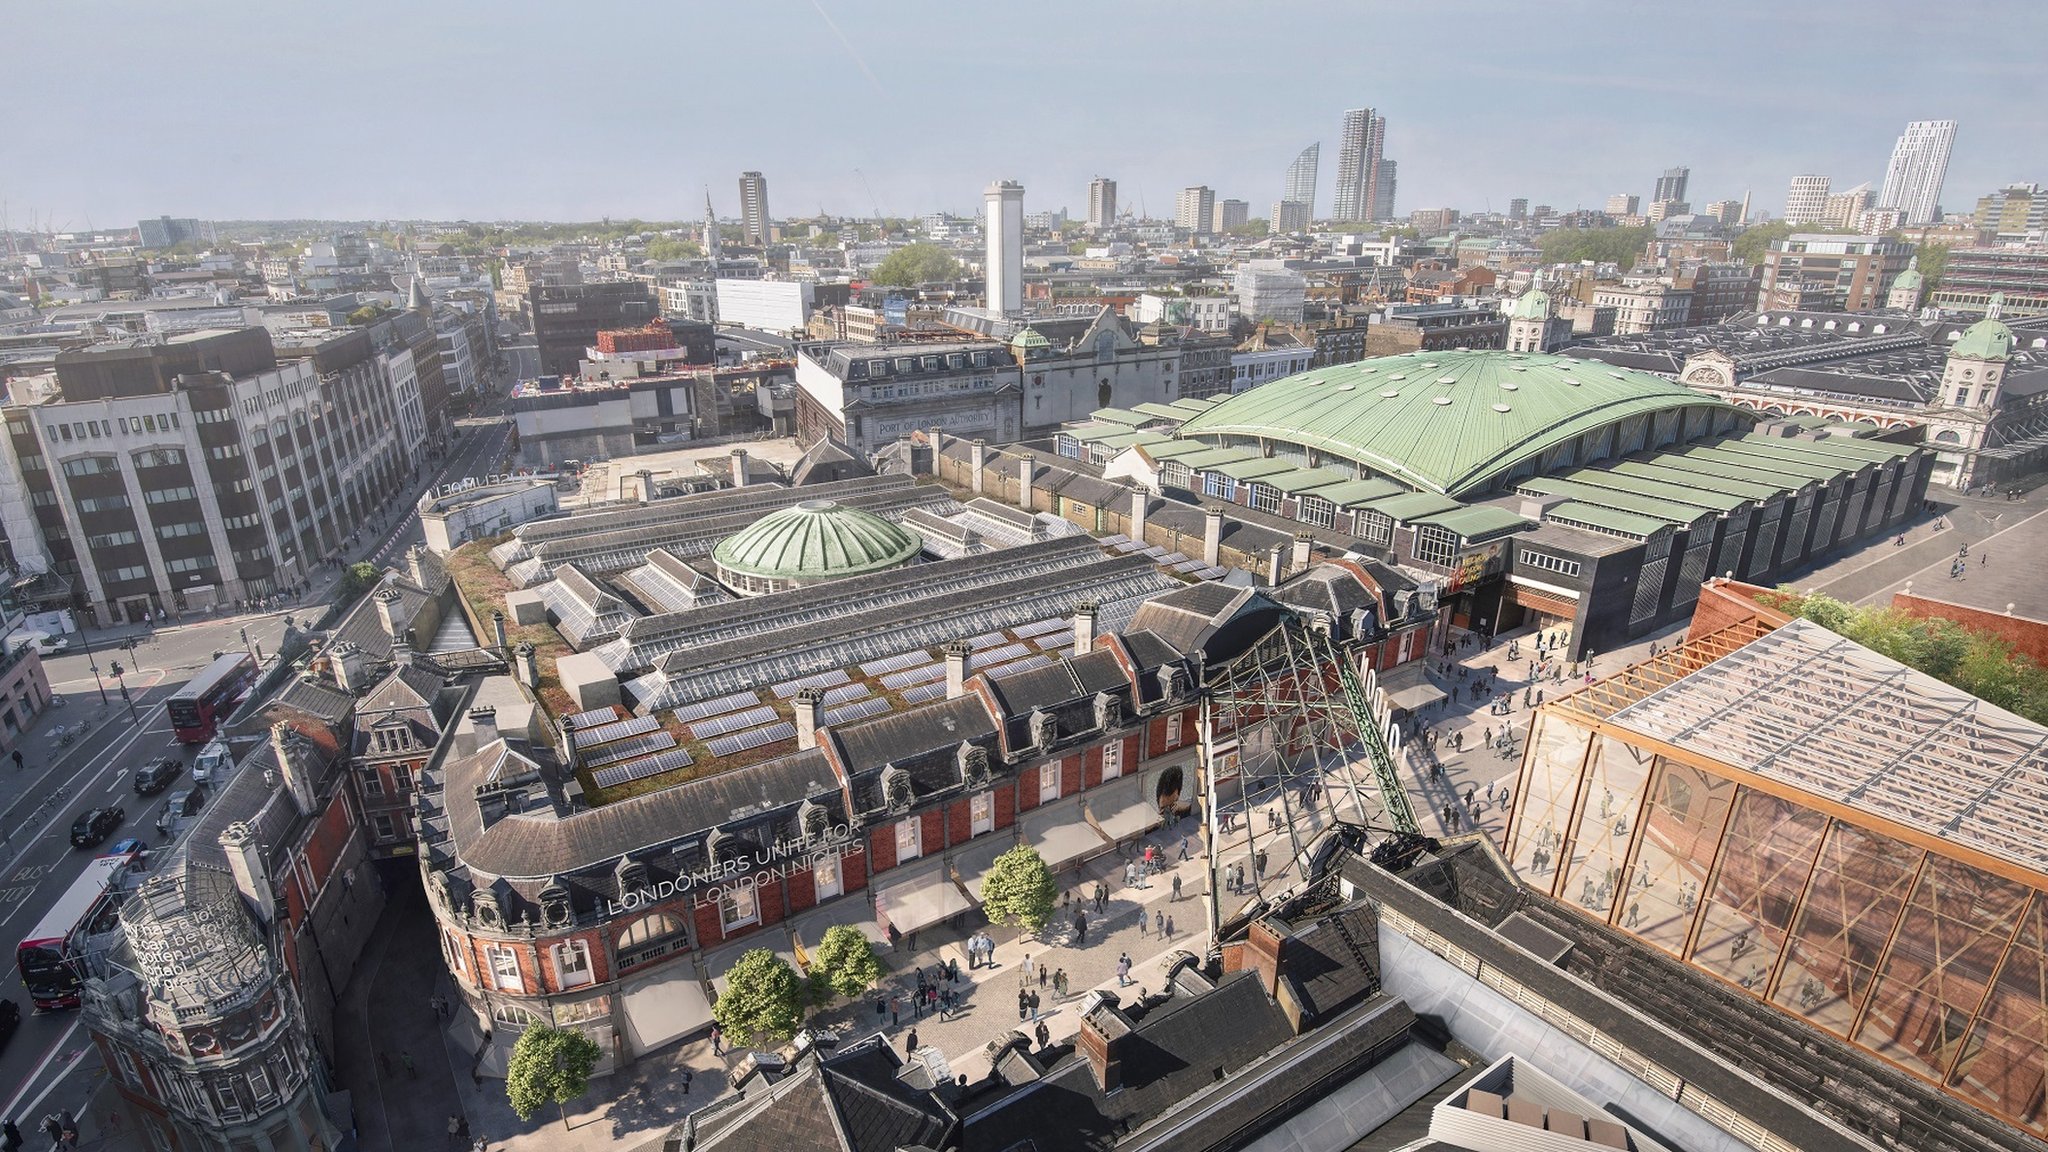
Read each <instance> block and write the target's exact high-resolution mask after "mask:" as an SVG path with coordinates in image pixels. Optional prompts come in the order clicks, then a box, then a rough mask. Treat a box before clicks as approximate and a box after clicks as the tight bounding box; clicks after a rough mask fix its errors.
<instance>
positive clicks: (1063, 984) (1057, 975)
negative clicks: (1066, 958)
mask: <svg viewBox="0 0 2048 1152" xmlns="http://www.w3.org/2000/svg"><path fill="white" fill-rule="evenodd" d="M1052 990H1053V993H1054V994H1055V995H1058V996H1065V995H1066V994H1067V970H1066V969H1065V968H1061V969H1059V970H1057V971H1055V972H1054V973H1053V974H1052Z"/></svg>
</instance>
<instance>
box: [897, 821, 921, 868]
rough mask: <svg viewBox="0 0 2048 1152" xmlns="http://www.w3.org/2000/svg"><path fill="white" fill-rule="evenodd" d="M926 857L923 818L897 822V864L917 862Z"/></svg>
mask: <svg viewBox="0 0 2048 1152" xmlns="http://www.w3.org/2000/svg"><path fill="white" fill-rule="evenodd" d="M922 855H924V828H923V820H922V818H921V817H917V816H912V817H911V818H910V819H908V820H898V821H897V822H896V862H897V863H899V864H900V863H902V862H903V861H905V860H915V859H917V858H918V857H919V856H922Z"/></svg>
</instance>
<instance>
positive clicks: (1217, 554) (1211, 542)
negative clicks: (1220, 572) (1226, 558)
mask: <svg viewBox="0 0 2048 1152" xmlns="http://www.w3.org/2000/svg"><path fill="white" fill-rule="evenodd" d="M1202 563H1204V564H1207V565H1208V566H1209V567H1211V568H1215V567H1219V566H1220V565H1221V564H1222V563H1223V509H1221V508H1217V507H1213V506H1212V507H1209V508H1205V509H1203V510H1202Z"/></svg>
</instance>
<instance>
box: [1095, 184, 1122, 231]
mask: <svg viewBox="0 0 2048 1152" xmlns="http://www.w3.org/2000/svg"><path fill="white" fill-rule="evenodd" d="M1088 226H1089V227H1090V228H1114V227H1116V181H1114V180H1111V179H1110V178H1109V177H1107V176H1097V177H1096V178H1095V179H1093V180H1090V181H1089V182H1088Z"/></svg>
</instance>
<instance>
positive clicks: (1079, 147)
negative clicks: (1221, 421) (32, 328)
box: [0, 0, 2048, 230]
mask: <svg viewBox="0 0 2048 1152" xmlns="http://www.w3.org/2000/svg"><path fill="white" fill-rule="evenodd" d="M0 33H4V34H0V45H5V48H4V49H0V55H4V57H5V58H7V59H8V60H9V61H10V67H9V72H10V74H11V75H13V76H14V77H15V80H16V82H15V83H14V84H11V85H10V86H9V87H10V90H11V94H12V98H11V100H10V102H9V103H10V114H8V115H7V116H6V117H5V118H4V123H0V201H4V202H5V203H6V208H7V213H8V219H9V222H10V223H11V224H12V225H13V226H15V227H25V226H26V225H27V223H28V219H29V216H30V214H31V213H33V214H34V215H35V218H36V220H37V221H38V223H40V224H44V225H46V226H48V227H52V228H55V229H59V230H64V229H82V228H86V227H88V226H96V227H100V228H107V227H117V226H119V227H127V226H132V225H133V223H134V221H136V220H137V219H138V218H141V217H145V216H156V215H170V216H190V217H198V218H201V219H214V220H227V219H287V218H305V217H312V218H325V219H370V220H386V219H437V220H452V219H468V220H512V219H519V220H543V219H545V220H595V219H598V218H601V217H607V216H609V217H612V218H614V219H617V218H624V217H640V218H643V219H697V218H700V217H701V216H702V214H703V204H704V195H705V190H706V188H707V187H708V188H709V190H710V193H711V198H712V202H713V204H714V205H715V206H716V208H717V210H718V212H719V214H720V215H721V216H725V217H733V216H735V215H736V214H737V212H738V177H739V173H740V172H742V171H744V170H748V169H758V170H759V171H761V172H762V173H764V174H765V175H766V177H767V180H768V197H769V207H770V210H771V213H772V214H773V215H774V216H776V217H778V218H786V217H792V216H808V215H812V214H814V213H816V212H818V211H820V210H823V211H825V212H828V213H833V214H841V215H857V216H868V215H872V214H874V213H875V212H877V211H879V212H881V213H883V214H886V215H893V216H903V215H914V214H919V213H923V212H929V211H935V210H948V211H954V212H972V211H978V209H979V205H980V192H981V189H982V188H983V187H984V186H985V185H986V184H988V183H989V182H990V181H992V180H996V179H1016V180H1020V181H1022V182H1023V184H1024V186H1025V190H1026V191H1025V210H1026V211H1027V212H1031V211H1042V210H1047V209H1056V208H1061V207H1064V208H1066V209H1068V210H1069V211H1070V212H1072V213H1074V214H1077V215H1079V214H1085V213H1086V210H1087V200H1088V192H1087V188H1088V181H1089V178H1090V177H1092V176H1096V175H1105V176H1109V177H1111V178H1113V179H1115V180H1116V181H1117V183H1118V186H1119V198H1120V200H1121V202H1122V204H1123V205H1124V206H1126V207H1129V208H1143V209H1146V210H1148V211H1149V212H1150V214H1151V215H1153V216H1155V217H1170V216H1171V215H1172V213H1173V200H1174V195H1175V193H1176V192H1177V191H1178V190H1179V189H1180V188H1182V187H1185V186H1188V185H1193V184H1207V185H1209V186H1211V187H1213V188H1214V189H1215V190H1216V194H1217V196H1218V198H1225V197H1236V198H1239V199H1243V200H1246V201H1249V202H1250V204H1251V213H1252V215H1253V216H1263V215H1266V214H1267V213H1268V212H1269V211H1270V210H1271V206H1272V202H1273V201H1274V200H1276V199H1277V198H1278V197H1279V194H1280V187H1281V181H1282V177H1283V174H1284V173H1285V170H1286V167H1287V165H1288V163H1289V162H1290V161H1291V160H1292V159H1293V158H1294V156H1295V154H1296V153H1298V152H1299V151H1300V150H1301V149H1302V148H1303V147H1305V146H1307V145H1308V144H1311V143H1314V142H1317V141H1321V142H1322V144H1323V153H1322V172H1321V179H1320V182H1319V185H1318V195H1317V201H1318V202H1317V213H1318V215H1321V214H1324V213H1327V212H1328V211H1329V210H1330V205H1331V199H1332V187H1333V184H1334V180H1335V176H1336V168H1337V133H1338V126H1339V122H1340V120H1341V118H1342V116H1343V112H1344V110H1345V109H1347V108H1356V107H1368V106H1369V107H1373V108H1376V109H1378V110H1379V112H1380V114H1382V115H1384V116H1385V117H1386V118H1387V149H1386V154H1387V155H1388V156H1389V157H1391V158H1393V159H1395V160H1397V161H1399V163H1400V169H1399V172H1400V186H1399V190H1398V193H1397V198H1396V209H1397V211H1399V212H1401V213H1403V214H1405V213H1407V212H1409V211H1411V210H1414V209H1418V208H1436V207H1455V208H1459V209H1462V210H1466V211H1483V210H1486V209H1489V208H1491V209H1494V210H1504V209H1505V208H1506V207H1507V202H1508V200H1509V198H1511V197H1523V196H1525V197H1528V198H1529V200H1530V202H1531V203H1532V204H1550V205H1553V206H1555V207H1558V208H1560V209H1568V208H1573V207H1591V208H1598V207H1600V206H1601V205H1602V204H1603V203H1604V202H1605V200H1606V198H1607V196H1608V195H1610V194H1612V193H1617V192H1628V193H1635V194H1637V195H1640V196H1642V197H1643V198H1644V200H1645V201H1646V202H1647V201H1648V199H1649V195H1650V189H1651V185H1652V183H1653V182H1654V181H1655V179H1656V177H1657V175H1658V173H1659V172H1660V171H1662V170H1663V169H1665V168H1667V167H1671V166H1675V165H1684V166H1687V167H1690V168H1691V169H1692V184H1691V188H1690V193H1689V195H1690V199H1691V200H1692V202H1693V203H1694V204H1695V205H1704V204H1706V203H1708V202H1711V201H1714V200H1719V199H1737V198H1740V197H1741V196H1742V195H1743V194H1744V192H1745V191H1749V192H1751V193H1752V194H1753V200H1752V207H1753V209H1761V210H1765V211H1769V212H1771V213H1772V214H1773V215H1777V214H1779V213H1781V212H1782V211H1783V209H1784V200H1785V190H1786V186H1787V184H1788V182H1789V181H1790V179H1791V178H1792V177H1793V176H1794V175H1796V174H1800V173H1809V172H1811V173H1825V174H1827V175H1830V176H1832V177H1833V178H1834V183H1835V187H1836V188H1837V189H1845V188H1848V187H1850V186H1853V185H1855V184H1857V183H1859V182H1862V181H1865V180H1868V181H1870V182H1871V183H1872V185H1873V186H1874V187H1875V186H1878V185H1881V184H1882V181H1883V177H1884V167H1885V162H1886V159H1887V157H1888V156H1889V154H1890V151H1891V147H1892V143H1893V141H1894V140H1895V139H1896V138H1897V136H1898V134H1899V132H1900V131H1901V129H1903V128H1904V126H1905V124H1906V122H1907V121H1909V120H1931V119H1953V120H1957V121H1959V122H1960V128H1959V130H1958V133H1957V138H1956V145H1955V151H1954V154H1953V157H1952V158H1951V160H1950V163H1949V169H1948V180H1947V184H1946V187H1945V190H1944V195H1943V203H1944V205H1945V206H1946V207H1947V208H1949V209H1950V210H1968V209H1969V208H1971V207H1972V206H1974V204H1975V201H1976V198H1977V197H1978V196H1980V195H1982V194H1984V193H1985V192H1988V191H1990V190H1992V189H1993V188H1995V187H1998V186H2002V185H2004V184H2007V183H2011V182H2014V181H2020V180H2033V181H2048V120H2044V119H2043V118H2042V117H2041V114H2040V110H2041V109H2042V108H2044V107H2048V69H2044V68H2042V67H2040V66H2039V60H2038V55H2039V53H2038V49H2039V45H2041V44H2042V43H2048V3H2042V2H2040V0H2004V2H1998V0H1947V2H1945V3H1942V4H1938V5H1927V4H1925V3H1923V2H1920V0H1911V2H1908V0H1719V2H1718V3H1714V4H1708V5H1697V4H1678V3H1674V2H1671V0H1604V2H1599V3H1595V2H1592V0H1543V2H1540V3H1539V2H1538V0H1434V2H1428V3H1421V2H1418V3H1387V2H1379V0H1371V2H1361V0H1353V2H1350V3H1280V2H1274V0H1261V2H1246V0H1239V2H1237V3H1212V2H1209V0H1176V2H1172V3H1168V2H1164V0H1160V2H1154V0H1126V2H1121V3H1102V2H1101V0H1094V2H1089V3H1068V2H1066V0H1034V2H1032V3H1023V4H1019V3H980V2H973V0H746V2H744V3H711V2H710V0H695V2H688V3H680V2H676V0H669V2H666V3H647V4H627V3H611V2H607V0H550V2H545V3H528V2H525V0H481V2H472V0H430V2H424V3H422V2H420V0H410V2H387V0H350V2H349V3H347V4H320V5H314V4H299V3H286V4H277V3H257V2H246V3H235V2H227V0H212V2H209V0H196V2H193V3H181V4H163V3H161V2H160V0H136V2H127V0H105V2H99V3H91V4H66V3H41V4H28V3H15V4H10V5H8V6H7V8H6V10H5V11H4V12H0ZM32 62H33V63H32Z"/></svg>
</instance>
